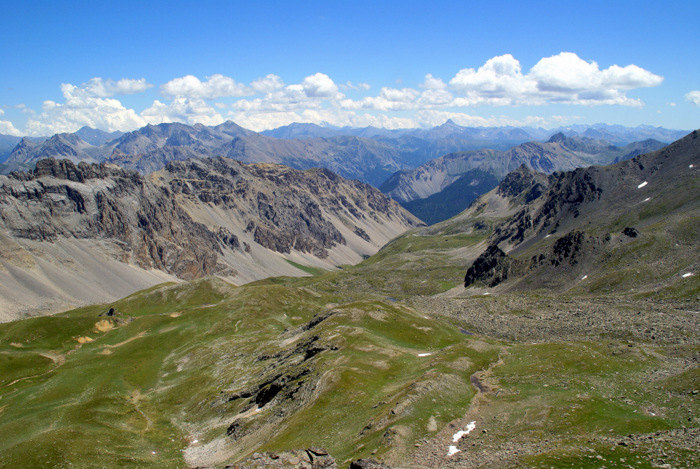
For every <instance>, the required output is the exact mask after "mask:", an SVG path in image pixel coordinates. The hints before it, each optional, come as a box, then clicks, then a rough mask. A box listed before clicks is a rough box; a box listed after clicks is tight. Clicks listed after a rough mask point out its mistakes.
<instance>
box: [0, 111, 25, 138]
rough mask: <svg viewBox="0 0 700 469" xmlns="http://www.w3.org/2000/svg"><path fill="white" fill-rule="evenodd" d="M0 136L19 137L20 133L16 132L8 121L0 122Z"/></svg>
mask: <svg viewBox="0 0 700 469" xmlns="http://www.w3.org/2000/svg"><path fill="white" fill-rule="evenodd" d="M0 115H2V113H0ZM0 134H4V135H12V136H13V137H21V136H22V132H20V131H19V130H17V128H16V127H15V126H14V125H13V124H12V122H10V121H2V120H0Z"/></svg>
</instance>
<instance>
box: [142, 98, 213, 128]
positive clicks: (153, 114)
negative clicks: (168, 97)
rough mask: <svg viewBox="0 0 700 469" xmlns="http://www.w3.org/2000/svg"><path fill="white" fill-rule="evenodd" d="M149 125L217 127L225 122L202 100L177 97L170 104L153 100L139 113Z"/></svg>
mask: <svg viewBox="0 0 700 469" xmlns="http://www.w3.org/2000/svg"><path fill="white" fill-rule="evenodd" d="M141 117H142V118H143V119H144V120H145V121H147V122H148V123H149V124H162V123H165V122H182V123H185V124H190V125H192V124H204V125H218V124H221V123H222V122H224V121H225V119H224V118H223V117H221V114H219V113H218V112H216V110H215V109H214V108H213V107H211V106H209V105H208V104H207V103H206V101H204V100H203V99H188V98H185V97H182V96H178V97H177V98H175V99H173V101H172V102H171V103H170V104H164V103H161V102H160V101H158V100H155V101H154V102H153V104H152V105H151V107H149V108H148V109H145V110H144V111H143V112H142V113H141Z"/></svg>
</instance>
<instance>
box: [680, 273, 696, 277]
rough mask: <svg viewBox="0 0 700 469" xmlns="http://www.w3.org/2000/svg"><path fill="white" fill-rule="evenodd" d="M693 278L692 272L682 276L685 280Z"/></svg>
mask: <svg viewBox="0 0 700 469" xmlns="http://www.w3.org/2000/svg"><path fill="white" fill-rule="evenodd" d="M692 276H693V273H692V272H687V273H685V274H683V275H681V277H683V278H688V277H692Z"/></svg>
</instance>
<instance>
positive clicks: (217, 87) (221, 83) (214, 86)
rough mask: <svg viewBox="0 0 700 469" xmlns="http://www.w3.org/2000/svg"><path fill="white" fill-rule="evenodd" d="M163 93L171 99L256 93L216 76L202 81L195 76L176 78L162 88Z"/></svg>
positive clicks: (227, 78) (211, 97)
mask: <svg viewBox="0 0 700 469" xmlns="http://www.w3.org/2000/svg"><path fill="white" fill-rule="evenodd" d="M160 89H161V92H162V93H163V95H165V96H169V97H173V98H174V97H185V98H190V99H217V98H222V97H240V96H248V95H250V94H252V93H253V92H254V91H253V90H251V89H250V88H248V87H247V86H245V85H243V84H242V83H237V82H236V81H235V80H234V79H233V78H229V77H226V76H224V75H220V74H216V75H212V76H210V77H207V80H206V81H200V80H199V78H197V77H195V76H194V75H186V76H184V77H180V78H175V79H173V80H170V81H169V82H167V83H166V84H164V85H162V86H161V87H160Z"/></svg>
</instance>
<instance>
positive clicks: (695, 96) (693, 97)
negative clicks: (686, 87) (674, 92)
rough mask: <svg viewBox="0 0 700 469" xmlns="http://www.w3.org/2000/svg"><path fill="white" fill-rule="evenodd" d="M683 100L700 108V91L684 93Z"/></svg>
mask: <svg viewBox="0 0 700 469" xmlns="http://www.w3.org/2000/svg"><path fill="white" fill-rule="evenodd" d="M685 99H686V101H689V102H691V103H693V104H695V105H696V106H700V91H690V92H688V93H686V95H685Z"/></svg>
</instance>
